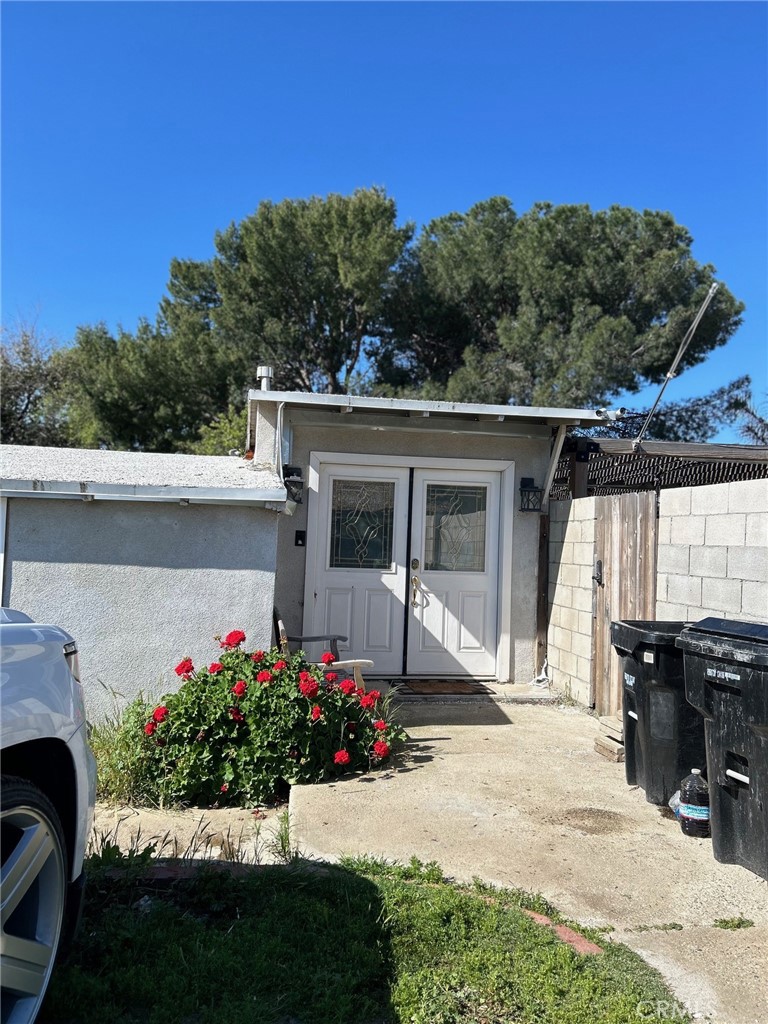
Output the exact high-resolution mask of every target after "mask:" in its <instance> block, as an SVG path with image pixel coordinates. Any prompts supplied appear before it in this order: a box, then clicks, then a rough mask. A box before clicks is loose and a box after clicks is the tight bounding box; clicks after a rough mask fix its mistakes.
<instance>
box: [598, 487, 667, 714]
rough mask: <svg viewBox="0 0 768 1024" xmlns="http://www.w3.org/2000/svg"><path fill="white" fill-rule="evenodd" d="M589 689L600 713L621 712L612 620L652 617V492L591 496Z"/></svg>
mask: <svg viewBox="0 0 768 1024" xmlns="http://www.w3.org/2000/svg"><path fill="white" fill-rule="evenodd" d="M595 504H596V509H595V512H596V522H595V575H596V576H597V577H598V580H597V581H596V582H595V584H594V602H593V617H592V652H593V657H592V690H593V693H594V695H595V709H596V711H597V713H598V714H599V715H619V716H620V715H621V708H622V699H621V694H622V687H621V673H620V670H619V668H620V663H619V658H618V655H617V654H616V652H615V651H614V650H613V648H612V647H611V620H613V619H655V617H656V536H657V528H656V525H657V517H656V493H655V491H642V492H640V493H635V494H618V495H611V496H610V497H600V498H595Z"/></svg>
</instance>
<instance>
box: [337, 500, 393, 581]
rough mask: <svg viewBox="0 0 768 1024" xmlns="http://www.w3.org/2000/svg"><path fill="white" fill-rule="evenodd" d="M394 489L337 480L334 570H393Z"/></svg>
mask: <svg viewBox="0 0 768 1024" xmlns="http://www.w3.org/2000/svg"><path fill="white" fill-rule="evenodd" d="M394 509H395V485H394V483H386V482H384V481H378V480H334V481H333V493H332V496H331V557H330V567H331V569H391V568H392V538H393V534H394Z"/></svg>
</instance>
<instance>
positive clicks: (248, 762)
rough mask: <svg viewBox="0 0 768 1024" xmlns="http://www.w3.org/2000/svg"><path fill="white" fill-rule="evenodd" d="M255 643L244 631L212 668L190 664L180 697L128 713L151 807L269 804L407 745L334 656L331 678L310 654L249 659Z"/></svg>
mask: <svg viewBox="0 0 768 1024" xmlns="http://www.w3.org/2000/svg"><path fill="white" fill-rule="evenodd" d="M216 639H217V640H219V639H220V638H218V637H217V638H216ZM245 639H246V638H245V634H244V633H243V632H242V630H234V631H233V632H231V633H229V634H228V635H227V636H226V637H224V639H223V640H220V647H221V651H220V653H219V660H218V661H214V662H212V663H211V664H210V665H208V666H207V667H206V668H199V669H196V668H195V667H194V665H193V663H192V661H191V659H189V658H184V659H183V660H182V661H181V662H180V663H179V664H178V665H177V666H176V669H175V671H176V673H177V675H179V676H180V677H181V678H182V680H183V682H182V685H181V688H180V689H179V690H178V691H177V692H176V693H169V694H167V695H166V696H165V697H163V698H162V700H161V702H160V704H158V705H157V706H156V707H153V706H152V705H151V704H147V702H146V701H145V700H143V699H139V700H137V701H135V702H134V703H133V704H132V705H131V706H130V707H129V708H128V709H127V711H126V714H125V717H124V719H123V723H124V724H128V723H130V726H131V736H130V737H129V741H128V745H129V747H130V746H131V745H133V751H134V755H133V757H132V758H131V763H132V764H133V765H134V766H135V767H136V766H138V770H139V772H140V775H141V779H142V787H143V788H144V789H145V792H144V793H143V796H144V799H145V800H146V801H148V802H153V803H158V804H163V803H189V804H204V805H209V804H212V803H214V802H215V803H218V804H237V805H240V806H248V805H252V804H255V803H262V802H264V801H267V800H270V799H271V798H273V797H274V796H275V793H276V791H277V790H278V789H279V787H280V785H281V784H283V783H299V782H319V781H320V780H322V779H325V778H329V777H333V776H337V775H341V774H343V773H344V772H347V771H357V770H367V769H369V768H370V767H372V766H374V765H377V764H380V763H381V762H382V761H385V760H386V759H387V758H388V757H389V756H390V754H391V751H392V748H393V745H394V744H396V743H398V742H399V741H401V740H402V739H403V737H404V735H405V734H404V732H403V730H402V729H401V728H400V727H399V726H397V725H395V724H394V723H392V722H391V721H390V720H389V716H388V702H387V700H386V698H383V697H382V695H381V694H380V693H379V692H378V691H377V690H369V691H368V692H366V691H364V690H363V689H359V688H357V687H356V685H355V683H354V681H353V680H352V679H346V678H340V676H339V675H338V673H336V672H335V671H334V670H333V656H332V655H331V654H330V653H327V654H324V655H323V658H322V660H323V662H324V665H325V667H324V669H323V670H321V669H319V668H318V667H316V666H314V665H310V664H309V663H308V662H307V661H306V659H305V656H304V654H303V652H299V653H296V654H290V655H283V654H281V653H280V652H279V651H278V650H276V649H272V650H271V651H254V652H251V653H249V652H247V651H246V650H244V649H243V645H244V643H245ZM147 780H151V781H149V782H147ZM105 795H108V794H105Z"/></svg>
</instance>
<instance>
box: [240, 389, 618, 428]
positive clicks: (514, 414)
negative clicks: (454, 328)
mask: <svg viewBox="0 0 768 1024" xmlns="http://www.w3.org/2000/svg"><path fill="white" fill-rule="evenodd" d="M248 401H249V403H258V402H272V403H278V404H284V405H286V406H290V407H291V408H292V409H306V410H314V411H315V412H321V411H322V412H327V413H340V414H342V415H343V416H344V421H343V422H346V423H349V422H350V421H347V420H346V417H347V416H353V415H359V416H371V415H375V416H379V417H382V418H385V417H387V418H389V420H390V421H392V420H394V419H396V418H399V419H401V420H404V419H407V418H417V417H421V418H423V419H428V418H429V419H432V418H434V419H437V420H440V419H453V420H456V419H457V418H458V419H464V420H470V421H473V422H480V421H482V422H489V423H491V422H494V423H514V422H517V423H520V424H535V425H540V426H549V427H559V426H560V425H561V424H566V425H574V426H575V425H577V424H584V425H595V424H599V423H604V422H605V419H606V415H605V413H604V412H602V410H595V409H556V408H548V407H544V406H517V405H483V404H481V403H477V402H425V401H417V400H416V399H410V398H363V397H360V396H359V395H325V394H314V393H310V392H304V391H259V390H256V389H252V390H251V391H249V392H248ZM390 425H392V426H394V423H393V422H390ZM438 429H439V428H438ZM446 429H450V428H449V427H448V425H447V424H446Z"/></svg>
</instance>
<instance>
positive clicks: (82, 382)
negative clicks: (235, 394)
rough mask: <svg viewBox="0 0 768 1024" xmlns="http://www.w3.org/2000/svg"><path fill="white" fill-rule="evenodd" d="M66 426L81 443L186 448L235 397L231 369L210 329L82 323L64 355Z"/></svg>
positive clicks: (172, 449)
mask: <svg viewBox="0 0 768 1024" xmlns="http://www.w3.org/2000/svg"><path fill="white" fill-rule="evenodd" d="M66 361H67V374H68V379H69V381H70V401H69V404H68V429H69V433H70V436H71V437H72V439H73V442H74V443H75V444H78V445H80V446H82V447H98V446H99V445H105V446H106V447H109V448H143V449H147V450H149V451H160V452H162V451H179V450H180V451H184V450H186V449H187V448H188V447H189V446H191V445H192V444H193V443H194V442H195V441H196V440H197V437H198V435H199V432H200V429H201V427H203V426H204V425H205V424H207V423H211V422H212V421H213V420H214V419H215V418H216V417H217V416H218V415H219V413H220V412H221V411H223V410H226V408H227V403H228V401H229V400H230V397H231V395H230V390H231V380H230V367H229V363H228V361H227V359H226V358H223V357H222V353H221V350H220V349H219V348H218V346H217V345H216V344H215V341H214V339H213V338H212V337H211V336H210V335H209V334H207V333H206V332H205V331H200V330H197V331H195V330H189V331H186V332H182V331H179V332H176V333H174V332H173V331H172V330H170V329H169V328H168V327H167V325H166V324H164V323H163V322H162V321H160V322H158V323H157V324H151V323H149V321H142V322H140V323H139V326H138V329H137V330H136V332H135V334H132V333H130V332H128V331H123V330H120V331H118V332H117V334H116V335H113V334H111V333H110V332H109V331H108V329H107V327H106V326H105V325H104V324H97V325H95V326H92V327H81V328H78V331H77V334H76V336H75V343H74V345H73V346H72V348H71V349H70V350H69V351H68V352H67V353H66Z"/></svg>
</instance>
